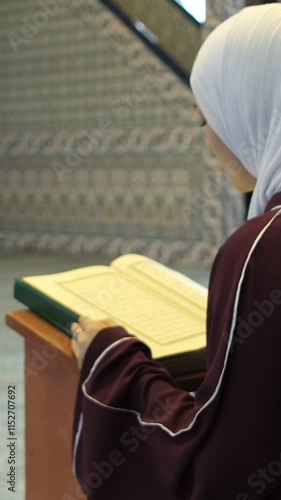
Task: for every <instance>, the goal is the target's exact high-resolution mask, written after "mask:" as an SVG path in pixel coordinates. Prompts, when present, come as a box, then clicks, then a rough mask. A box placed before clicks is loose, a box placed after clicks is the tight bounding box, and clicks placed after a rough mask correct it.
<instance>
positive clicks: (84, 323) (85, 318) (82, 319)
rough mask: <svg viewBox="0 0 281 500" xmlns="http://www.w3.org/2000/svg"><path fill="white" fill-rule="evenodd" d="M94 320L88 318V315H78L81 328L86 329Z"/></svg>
mask: <svg viewBox="0 0 281 500" xmlns="http://www.w3.org/2000/svg"><path fill="white" fill-rule="evenodd" d="M92 321H94V320H92V319H91V318H89V316H80V318H79V323H80V325H81V326H82V328H83V330H87V326H88V325H89V324H90V323H91V322H92Z"/></svg>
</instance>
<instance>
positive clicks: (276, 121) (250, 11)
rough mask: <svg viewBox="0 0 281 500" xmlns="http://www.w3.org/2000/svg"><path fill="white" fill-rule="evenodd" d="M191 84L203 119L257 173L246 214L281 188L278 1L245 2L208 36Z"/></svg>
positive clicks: (257, 209) (252, 213) (280, 12)
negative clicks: (253, 3)
mask: <svg viewBox="0 0 281 500" xmlns="http://www.w3.org/2000/svg"><path fill="white" fill-rule="evenodd" d="M190 84H191V88H192V91H193V94H194V95H195V98H196V100H197V102H198V104H199V106H200V108H201V110H202V112H203V114H204V115H205V118H206V120H207V122H208V123H209V124H210V126H211V127H212V129H213V130H214V131H215V132H216V134H217V135H218V136H219V137H220V139H221V140H222V141H223V142H224V143H225V144H226V146H228V148H229V149H230V150H231V151H232V152H233V153H234V154H235V155H236V156H237V158H238V159H239V160H240V161H241V163H242V164H243V165H244V167H245V168H246V169H247V170H248V172H250V173H251V174H252V175H254V176H255V177H256V178H257V184H256V187H255V190H254V193H253V196H252V200H251V204H250V208H249V213H248V219H250V218H252V217H255V216H257V215H259V214H261V213H262V212H263V211H264V209H265V206H266V204H267V202H268V201H269V200H270V199H271V198H272V196H273V195H274V194H275V193H277V192H279V191H281V5H280V4H265V5H256V6H251V7H246V8H244V9H242V10H241V11H240V12H238V13H237V14H235V15H233V16H231V17H230V18H228V19H227V20H226V21H224V22H223V23H222V24H220V25H219V26H218V27H217V28H215V29H214V31H212V32H211V34H210V35H209V36H208V37H207V39H206V40H205V42H204V43H203V45H202V47H201V48H200V50H199V52H198V55H197V57H196V60H195V62H194V65H193V69H192V73H191V78H190Z"/></svg>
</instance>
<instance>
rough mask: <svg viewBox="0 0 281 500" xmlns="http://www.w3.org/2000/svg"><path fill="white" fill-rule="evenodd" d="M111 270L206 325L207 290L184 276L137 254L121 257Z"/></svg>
mask: <svg viewBox="0 0 281 500" xmlns="http://www.w3.org/2000/svg"><path fill="white" fill-rule="evenodd" d="M111 267H113V268H114V269H118V271H120V275H121V277H123V276H124V277H130V279H132V280H134V282H135V283H139V284H142V285H143V286H144V287H145V288H147V289H150V290H152V291H153V292H154V293H155V294H156V295H158V296H161V297H165V298H166V300H168V301H169V302H170V303H174V304H175V305H176V306H178V307H180V308H181V309H183V310H184V311H185V312H189V313H190V314H191V315H195V316H196V317H198V318H200V319H201V320H202V321H206V311H207V299H208V289H207V288H205V287H203V286H202V285H200V284H199V283H196V282H195V281H193V280H191V279H190V278H188V277H187V276H184V275H183V274H181V273H179V272H177V271H174V270H172V269H169V268H168V267H166V266H164V265H163V264H160V263H159V262H156V261H155V260H153V259H150V258H148V257H145V256H143V255H138V254H127V255H122V256H121V257H118V258H117V259H115V260H114V261H113V262H112V263H111Z"/></svg>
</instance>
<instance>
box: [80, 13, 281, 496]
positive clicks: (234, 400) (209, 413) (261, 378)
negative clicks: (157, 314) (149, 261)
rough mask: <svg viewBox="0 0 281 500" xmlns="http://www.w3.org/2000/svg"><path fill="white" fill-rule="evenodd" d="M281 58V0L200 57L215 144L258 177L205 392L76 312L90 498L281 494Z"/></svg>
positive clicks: (201, 86) (228, 269)
mask: <svg viewBox="0 0 281 500" xmlns="http://www.w3.org/2000/svg"><path fill="white" fill-rule="evenodd" d="M280 60H281V5H278V4H270V5H260V6H254V7H248V8H245V9H243V10H242V11H240V12H239V13H238V14H236V15H235V16H232V17H231V18H230V19H228V20H227V21H225V22H224V23H222V24H221V25H220V26H219V27H218V28H216V29H215V30H214V31H213V32H212V33H211V34H210V35H209V37H208V38H207V40H206V41H205V43H204V44H203V46H202V48H201V49H200V51H199V54H198V56H197V59H196V61H195V64H194V67H193V71H192V75H191V87H192V90H193V93H194V95H195V98H196V102H197V109H198V113H199V114H200V115H201V116H202V119H203V120H204V121H205V122H206V139H207V145H208V147H209V148H210V149H211V150H212V151H213V153H214V154H215V155H216V156H217V157H218V159H219V160H220V162H221V164H222V167H223V168H224V169H225V171H226V172H227V174H228V175H229V177H230V179H231V181H232V182H233V185H234V186H235V187H236V188H237V189H238V190H239V191H241V192H242V191H245V192H246V191H250V190H252V189H254V194H253V197H252V201H251V206H250V210H249V217H248V221H247V222H246V223H245V224H244V225H243V226H242V227H241V228H240V229H239V230H238V231H236V232H235V233H234V234H233V235H232V236H231V237H230V238H229V239H228V240H227V241H226V242H225V244H224V245H223V246H222V247H221V248H220V250H219V252H218V254H217V256H216V259H215V262H214V264H213V267H212V272H211V277H210V283H209V299H208V315H207V374H206V378H205V380H204V382H203V383H202V385H201V386H200V388H199V389H198V391H197V392H196V395H195V397H194V395H191V394H189V393H188V392H185V391H182V390H180V389H179V388H178V386H177V384H176V383H175V381H174V380H173V378H172V377H171V376H170V375H169V374H168V373H167V372H166V370H165V369H164V368H162V367H161V366H160V365H159V364H158V363H157V362H155V361H153V360H152V359H151V356H150V351H149V349H148V347H147V346H146V345H145V344H144V343H143V342H141V341H140V340H138V339H137V338H136V337H135V336H133V335H130V334H129V333H128V332H127V331H126V330H125V329H124V328H123V327H122V326H110V327H108V326H106V324H105V323H103V322H98V321H92V320H90V319H88V318H84V317H82V318H80V324H77V323H74V324H73V325H72V331H73V332H76V333H77V339H76V340H72V345H73V350H74V352H75V354H76V356H77V358H78V362H79V365H80V366H81V367H82V368H81V379H80V385H79V390H78V395H77V402H76V411H75V424H74V436H73V466H74V473H75V475H76V477H77V479H78V481H79V482H80V484H81V485H82V487H83V488H84V491H85V492H86V494H87V497H88V498H89V499H94V500H104V499H106V500H107V499H111V498H114V499H120V500H121V499H122V500H124V499H126V500H127V499H128V500H129V499H130V500H131V499H134V500H142V499H146V500H158V499H161V500H249V499H270V500H273V499H275V500H276V499H281V265H280V255H281V65H280ZM109 324H110V323H109Z"/></svg>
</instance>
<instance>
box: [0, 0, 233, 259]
mask: <svg viewBox="0 0 281 500" xmlns="http://www.w3.org/2000/svg"><path fill="white" fill-rule="evenodd" d="M208 15H209V16H210V17H209V20H210V22H209V25H210V26H212V27H213V26H214V25H215V22H218V20H217V19H216V17H215V16H214V15H213V14H212V10H211V9H210V12H209V14H208ZM0 23H1V24H0V44H1V45H0V48H1V50H0V58H1V71H2V74H1V81H0V108H1V109H0V111H1V118H2V119H1V124H0V158H1V163H0V182H1V193H0V247H1V248H2V249H5V250H10V249H15V248H17V249H18V248H25V249H30V248H31V249H37V250H42V251H63V252H73V253H79V252H91V253H95V254H101V253H102V254H104V255H107V256H110V257H112V258H114V257H115V256H117V255H120V254H122V253H128V252H137V253H143V254H145V255H148V256H150V257H152V258H156V259H158V260H159V261H161V262H163V263H167V264H171V265H174V264H184V265H190V264H195V265H198V264H199V263H200V264H201V263H202V262H205V263H210V262H211V261H212V259H213V257H214V254H215V253H216V251H217V248H218V246H219V245H220V244H221V243H222V241H223V240H224V239H225V237H226V236H227V235H228V234H229V233H230V232H231V231H233V229H235V228H236V227H237V225H238V224H240V223H241V221H242V218H243V205H242V203H241V199H238V198H237V196H236V195H235V194H234V193H233V190H232V189H231V188H230V187H229V182H228V180H227V178H226V177H225V176H224V175H222V174H219V173H216V172H215V171H214V169H213V168H212V163H214V159H212V158H210V157H209V156H208V155H207V153H205V154H203V155H202V150H205V148H204V136H203V134H204V132H203V131H202V129H200V128H198V127H197V126H195V121H194V115H193V111H192V106H191V94H190V91H189V90H188V88H186V87H185V86H184V84H183V83H182V82H181V81H179V79H178V78H177V77H176V76H174V75H173V74H172V73H171V72H170V71H169V69H168V68H167V67H166V66H165V65H164V64H163V63H161V62H160V61H159V60H158V59H157V58H156V57H155V56H154V55H153V54H152V53H151V52H150V51H149V50H148V49H147V48H146V47H145V46H144V45H143V44H142V42H140V40H139V39H138V38H137V37H136V36H135V35H133V34H132V33H131V32H130V31H129V30H128V29H127V28H126V27H124V26H123V24H122V23H121V22H120V21H119V20H118V19H116V18H115V17H114V16H113V14H112V13H111V12H109V11H108V10H107V9H106V8H104V7H103V5H102V4H101V3H99V1H98V0H79V1H78V0H75V1H74V0H52V2H46V1H45V0H39V1H38V0H25V2H21V1H20V0H13V2H10V1H9V0H2V1H1V3H0Z"/></svg>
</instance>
